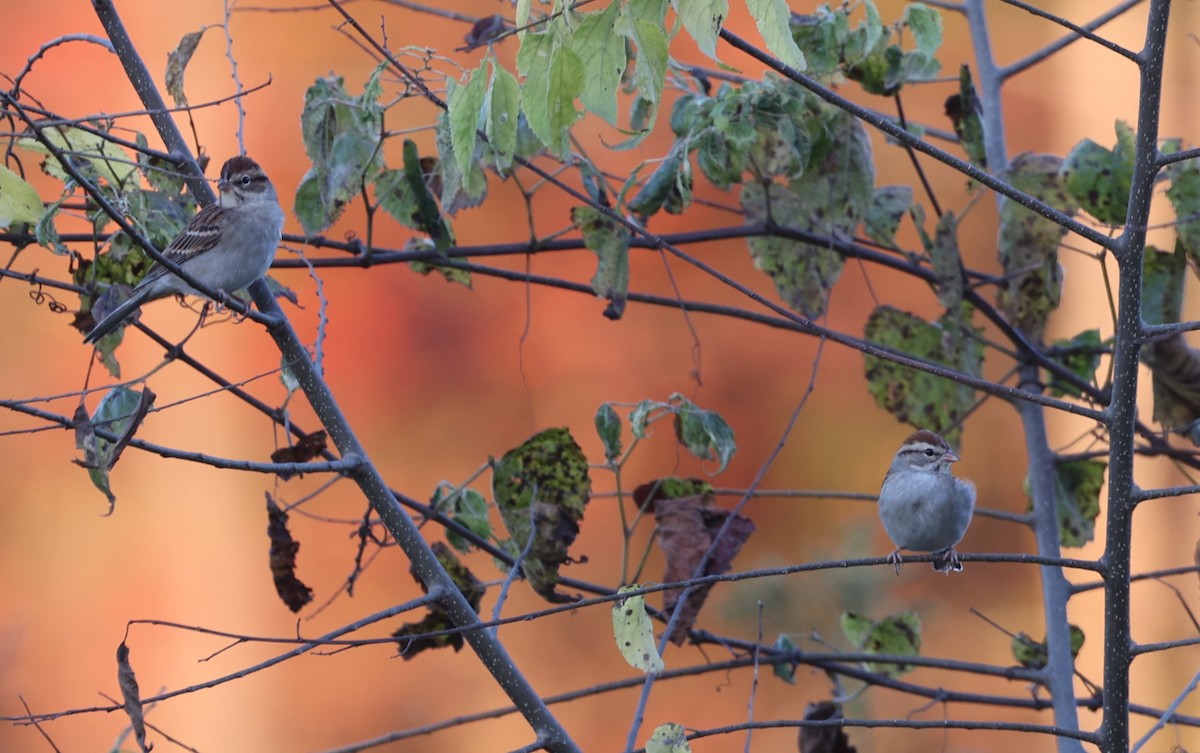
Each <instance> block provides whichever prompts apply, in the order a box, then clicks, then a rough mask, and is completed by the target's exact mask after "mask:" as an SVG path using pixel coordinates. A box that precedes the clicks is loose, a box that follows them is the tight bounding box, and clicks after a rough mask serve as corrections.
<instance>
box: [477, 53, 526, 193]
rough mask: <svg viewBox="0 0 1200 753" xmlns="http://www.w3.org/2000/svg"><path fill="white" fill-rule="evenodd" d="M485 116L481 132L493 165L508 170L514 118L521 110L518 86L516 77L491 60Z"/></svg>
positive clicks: (514, 141) (514, 146) (514, 145)
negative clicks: (487, 144) (490, 151)
mask: <svg viewBox="0 0 1200 753" xmlns="http://www.w3.org/2000/svg"><path fill="white" fill-rule="evenodd" d="M484 107H485V111H486V113H487V120H486V121H484V133H486V134H487V137H488V143H489V144H490V145H491V147H492V152H493V159H494V160H495V163H496V169H497V170H499V171H500V172H501V173H506V172H508V169H509V167H511V166H512V161H513V154H514V153H515V152H516V150H517V120H518V118H519V116H520V110H521V86H520V84H518V83H517V77H516V76H514V75H512V74H511V73H509V72H508V71H507V70H505V69H504V67H503V66H501V65H500V64H499V63H496V62H495V61H493V63H492V85H491V87H490V88H489V90H488V99H487V103H486V104H485V105H484Z"/></svg>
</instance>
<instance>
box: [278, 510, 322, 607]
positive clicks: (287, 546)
mask: <svg viewBox="0 0 1200 753" xmlns="http://www.w3.org/2000/svg"><path fill="white" fill-rule="evenodd" d="M287 520H288V514H287V513H286V512H284V511H283V510H282V509H280V507H279V505H277V504H275V500H273V499H271V495H270V494H268V495H267V538H269V539H270V540H271V555H270V557H271V578H272V579H273V580H274V581H275V592H276V593H278V594H279V598H280V599H282V600H283V603H284V604H286V605H287V608H288V609H290V610H292V611H293V612H299V611H300V610H301V608H303V607H304V605H305V604H307V603H308V602H310V601H312V598H313V595H312V589H311V588H309V587H308V586H306V585H304V583H303V582H301V580H300V579H299V578H297V577H296V552H298V551H300V542H299V541H296V540H294V539H293V538H292V532H291V531H289V530H288V526H287Z"/></svg>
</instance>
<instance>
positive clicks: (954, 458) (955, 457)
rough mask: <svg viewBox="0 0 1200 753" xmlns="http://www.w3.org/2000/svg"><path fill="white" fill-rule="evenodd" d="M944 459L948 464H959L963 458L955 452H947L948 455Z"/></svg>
mask: <svg viewBox="0 0 1200 753" xmlns="http://www.w3.org/2000/svg"><path fill="white" fill-rule="evenodd" d="M942 459H943V460H945V461H946V462H947V463H957V462H958V461H960V460H962V458H960V457H959V456H958V455H956V454H955V453H954V450H946V455H945V456H944V457H943V458H942Z"/></svg>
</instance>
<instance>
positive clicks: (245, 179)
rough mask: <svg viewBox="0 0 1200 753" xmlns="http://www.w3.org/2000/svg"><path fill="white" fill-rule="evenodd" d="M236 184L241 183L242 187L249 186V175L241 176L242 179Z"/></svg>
mask: <svg viewBox="0 0 1200 753" xmlns="http://www.w3.org/2000/svg"><path fill="white" fill-rule="evenodd" d="M238 182H240V183H241V184H242V185H243V186H248V185H250V176H249V175H243V176H242V178H241V180H240V181H238Z"/></svg>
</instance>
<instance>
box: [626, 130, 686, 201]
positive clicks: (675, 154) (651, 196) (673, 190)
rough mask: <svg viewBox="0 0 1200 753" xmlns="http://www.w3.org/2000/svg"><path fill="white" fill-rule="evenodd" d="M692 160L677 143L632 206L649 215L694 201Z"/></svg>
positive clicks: (644, 185) (635, 197)
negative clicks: (688, 159)
mask: <svg viewBox="0 0 1200 753" xmlns="http://www.w3.org/2000/svg"><path fill="white" fill-rule="evenodd" d="M689 168H690V163H688V161H687V155H686V152H685V150H684V149H683V148H682V147H680V146H679V145H676V146H675V147H674V148H673V149H671V152H670V153H669V154H668V155H667V156H666V158H665V159H663V161H662V162H660V163H659V165H658V167H657V168H656V169H655V170H654V172H653V173H651V174H650V177H649V178H648V179H647V180H646V182H645V183H644V184H643V185H642V187H641V189H640V190H639V191H638V192H637V194H636V195H634V197H633V198H632V199H630V201H629V204H628V207H629V211H631V212H633V213H634V214H636V215H638V216H639V217H643V218H645V217H649V216H650V215H652V214H654V213H656V212H657V211H658V210H659V209H666V210H667V211H668V212H670V211H671V210H672V208H679V207H681V206H683V205H685V204H688V203H691V196H692V183H691V170H690V169H689Z"/></svg>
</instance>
